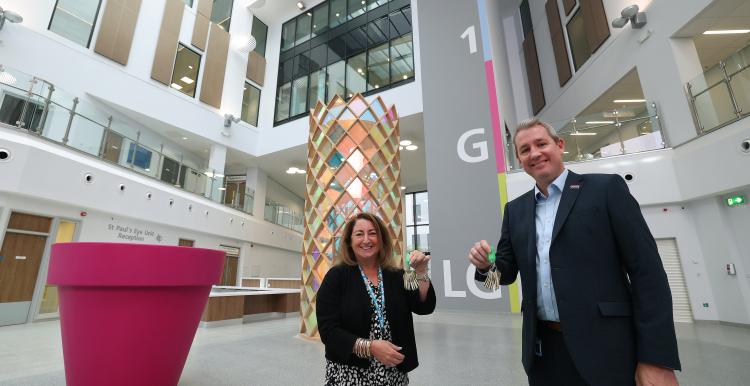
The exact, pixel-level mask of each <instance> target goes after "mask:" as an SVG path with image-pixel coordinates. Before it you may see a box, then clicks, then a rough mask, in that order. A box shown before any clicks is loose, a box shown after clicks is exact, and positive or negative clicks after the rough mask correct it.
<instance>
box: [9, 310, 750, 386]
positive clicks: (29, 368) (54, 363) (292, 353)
mask: <svg viewBox="0 0 750 386" xmlns="http://www.w3.org/2000/svg"><path fill="white" fill-rule="evenodd" d="M298 328H299V320H298V319H297V318H288V319H283V320H273V321H265V322H254V323H246V324H244V325H237V326H224V327H213V328H209V329H199V330H198V333H197V335H196V338H195V342H194V344H193V347H192V350H191V351H190V355H189V357H188V360H187V364H186V365H185V370H184V372H183V374H182V378H181V380H180V385H183V386H189V385H195V386H198V385H211V386H220V385H321V384H322V383H323V374H324V358H323V347H322V345H321V344H319V343H312V342H308V341H305V340H302V339H299V338H297V337H295V335H296V332H297V329H298ZM415 328H416V332H417V345H418V347H419V355H420V363H421V365H420V366H419V367H418V368H417V369H416V370H414V371H413V372H411V373H410V378H411V384H412V385H524V384H526V377H525V375H524V373H523V369H522V367H521V364H520V335H521V330H520V328H521V319H520V317H518V316H514V315H492V314H467V313H450V312H438V313H435V314H434V315H430V316H426V317H416V319H415ZM677 336H678V340H679V347H680V357H681V360H682V365H683V368H684V371H683V372H681V373H679V374H678V378H679V380H680V384H681V385H683V386H685V385H696V386H709V385H710V386H745V385H750V328H744V327H733V326H725V325H719V324H714V323H696V324H680V325H678V326H677ZM64 384H65V374H64V371H63V360H62V348H61V344H60V325H59V323H58V322H56V321H51V322H40V323H33V324H27V325H19V326H10V327H0V385H2V386H5V385H39V386H50V385H64Z"/></svg>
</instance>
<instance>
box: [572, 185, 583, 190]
mask: <svg viewBox="0 0 750 386" xmlns="http://www.w3.org/2000/svg"><path fill="white" fill-rule="evenodd" d="M570 188H571V189H580V188H581V185H570Z"/></svg>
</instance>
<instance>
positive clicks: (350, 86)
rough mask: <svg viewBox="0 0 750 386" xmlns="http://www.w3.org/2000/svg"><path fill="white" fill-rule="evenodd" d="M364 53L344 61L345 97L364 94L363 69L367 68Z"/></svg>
mask: <svg viewBox="0 0 750 386" xmlns="http://www.w3.org/2000/svg"><path fill="white" fill-rule="evenodd" d="M366 61H367V56H366V53H361V54H359V55H357V56H353V57H351V58H349V60H347V61H346V96H347V97H348V98H351V97H352V96H354V94H357V93H361V92H365V90H366V84H365V68H366V67H367V63H366Z"/></svg>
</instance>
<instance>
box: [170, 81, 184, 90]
mask: <svg viewBox="0 0 750 386" xmlns="http://www.w3.org/2000/svg"><path fill="white" fill-rule="evenodd" d="M170 86H172V88H173V89H175V90H182V86H180V85H179V84H177V83H172V84H171V85H170Z"/></svg>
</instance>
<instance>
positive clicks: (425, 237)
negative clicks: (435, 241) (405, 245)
mask: <svg viewBox="0 0 750 386" xmlns="http://www.w3.org/2000/svg"><path fill="white" fill-rule="evenodd" d="M416 239H417V245H416V247H417V249H419V250H420V251H429V250H430V226H429V225H419V226H417V237H416Z"/></svg>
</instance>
